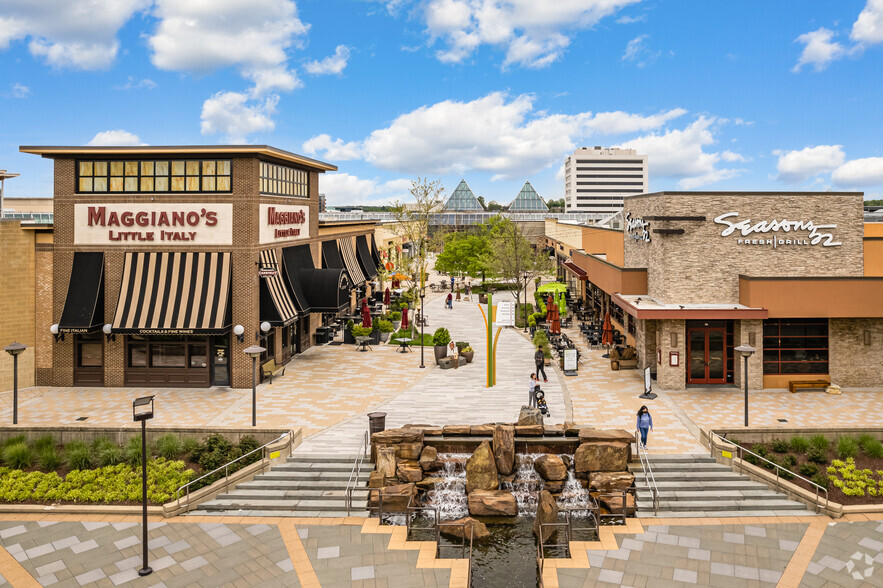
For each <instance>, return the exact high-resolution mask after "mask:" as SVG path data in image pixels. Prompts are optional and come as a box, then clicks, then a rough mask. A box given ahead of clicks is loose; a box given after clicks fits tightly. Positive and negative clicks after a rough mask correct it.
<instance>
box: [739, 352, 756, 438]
mask: <svg viewBox="0 0 883 588" xmlns="http://www.w3.org/2000/svg"><path fill="white" fill-rule="evenodd" d="M735 351H738V352H739V353H740V354H741V355H742V358H743V360H744V362H745V377H744V378H743V380H745V426H746V427H747V426H748V358H749V357H751V355H752V354H753V353H754V352H755V351H757V350H756V349H755V348H754V347H752V346H751V345H739V346H738V347H736V349H735Z"/></svg>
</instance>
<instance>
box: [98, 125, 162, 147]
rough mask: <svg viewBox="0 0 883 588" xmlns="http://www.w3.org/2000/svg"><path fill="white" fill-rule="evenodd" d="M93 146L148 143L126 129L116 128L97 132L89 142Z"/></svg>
mask: <svg viewBox="0 0 883 588" xmlns="http://www.w3.org/2000/svg"><path fill="white" fill-rule="evenodd" d="M87 145H92V146H103V147H106V146H135V147H140V146H142V145H147V143H144V142H143V141H141V139H140V138H139V137H138V135H136V134H134V133H130V132H129V131H125V130H123V129H115V130H112V131H101V132H100V133H96V134H95V136H94V137H92V140H91V141H89V142H88V143H87Z"/></svg>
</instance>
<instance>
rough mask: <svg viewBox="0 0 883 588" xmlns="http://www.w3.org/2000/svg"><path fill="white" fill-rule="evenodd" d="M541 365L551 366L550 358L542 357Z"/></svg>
mask: <svg viewBox="0 0 883 588" xmlns="http://www.w3.org/2000/svg"><path fill="white" fill-rule="evenodd" d="M543 365H552V358H551V357H544V358H543Z"/></svg>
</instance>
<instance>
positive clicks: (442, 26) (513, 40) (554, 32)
mask: <svg viewBox="0 0 883 588" xmlns="http://www.w3.org/2000/svg"><path fill="white" fill-rule="evenodd" d="M639 1H640V0H556V1H555V2H536V1H535V0H507V1H506V2H500V1H499V0H429V2H428V4H426V6H425V8H424V10H423V17H424V20H425V24H426V32H427V33H428V34H429V36H430V38H431V40H433V41H434V40H436V39H443V41H444V43H445V45H446V47H445V48H444V49H442V50H440V51H438V53H437V54H436V55H437V57H438V59H439V60H440V61H442V62H445V63H460V62H462V61H464V60H465V59H467V58H468V57H469V56H471V55H472V54H473V52H474V51H475V50H476V49H477V48H478V47H479V46H480V45H482V44H487V45H492V46H494V47H496V48H499V49H505V51H506V58H505V60H504V62H503V65H504V67H505V66H509V65H513V64H514V65H520V66H524V67H530V68H542V67H546V66H548V65H549V64H551V63H553V62H554V61H556V60H557V59H559V58H560V57H561V55H562V54H563V52H564V50H565V49H566V48H567V46H568V45H569V44H570V38H571V36H572V35H573V34H574V32H575V31H578V30H582V29H587V28H591V27H593V26H594V25H596V24H597V23H598V22H600V21H601V20H602V19H604V18H605V17H608V16H611V15H613V14H615V13H616V12H617V11H619V10H620V9H621V8H623V7H624V6H628V5H629V4H633V3H635V2H639Z"/></svg>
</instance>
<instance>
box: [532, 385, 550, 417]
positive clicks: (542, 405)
mask: <svg viewBox="0 0 883 588" xmlns="http://www.w3.org/2000/svg"><path fill="white" fill-rule="evenodd" d="M535 394H536V397H537V408H538V409H540V413H541V414H542V415H543V416H552V413H550V412H549V407H548V406H547V405H546V393H545V392H543V391H542V390H540V387H539V386H537V389H536V392H535Z"/></svg>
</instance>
